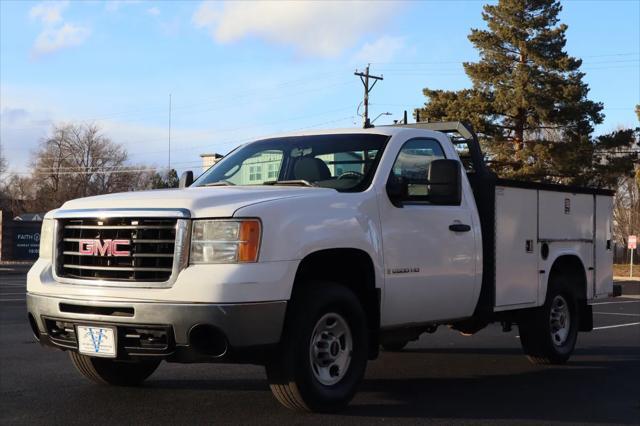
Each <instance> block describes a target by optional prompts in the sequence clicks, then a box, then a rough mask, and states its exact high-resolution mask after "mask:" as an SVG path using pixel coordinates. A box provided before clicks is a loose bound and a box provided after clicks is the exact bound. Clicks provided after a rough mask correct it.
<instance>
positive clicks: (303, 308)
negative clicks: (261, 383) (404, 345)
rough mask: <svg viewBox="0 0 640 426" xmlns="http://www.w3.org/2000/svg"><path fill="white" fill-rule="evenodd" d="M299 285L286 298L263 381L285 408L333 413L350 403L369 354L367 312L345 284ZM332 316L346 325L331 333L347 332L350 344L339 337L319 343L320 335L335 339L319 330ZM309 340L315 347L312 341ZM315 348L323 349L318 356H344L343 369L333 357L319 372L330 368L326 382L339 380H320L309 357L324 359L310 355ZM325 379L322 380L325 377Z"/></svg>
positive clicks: (329, 332) (315, 283) (315, 365)
mask: <svg viewBox="0 0 640 426" xmlns="http://www.w3.org/2000/svg"><path fill="white" fill-rule="evenodd" d="M300 285H301V286H302V287H303V289H301V290H300V292H299V293H298V294H297V295H296V296H295V298H294V299H293V300H292V301H291V302H290V303H291V304H290V306H289V310H288V313H287V321H286V324H285V328H284V334H283V338H282V341H281V343H280V346H279V349H278V350H277V351H276V353H275V354H274V356H273V357H272V359H271V360H270V361H269V362H268V363H267V365H266V371H267V379H268V381H269V386H270V387H271V391H272V392H273V395H274V396H275V398H276V399H277V400H278V402H280V403H281V404H282V405H284V406H285V407H287V408H290V409H292V410H297V411H317V412H332V411H336V410H339V409H341V408H343V407H345V406H346V405H347V404H348V403H349V402H350V401H351V399H352V398H353V396H354V395H355V393H356V390H357V387H358V385H359V383H360V381H361V380H362V377H363V376H364V371H365V369H366V365H367V355H368V333H367V322H366V316H365V313H364V310H363V308H362V306H361V305H360V301H359V300H358V298H357V297H356V295H355V294H354V293H353V292H352V291H351V290H349V289H348V288H346V287H344V286H341V285H338V284H335V283H331V282H314V283H300ZM333 317H336V318H338V321H336V322H337V323H340V324H346V325H347V327H346V330H347V331H346V332H344V333H342V334H340V332H337V333H335V334H336V335H338V336H340V335H342V336H344V335H346V334H350V336H351V345H348V344H346V343H345V342H346V341H345V340H344V339H345V338H342V337H341V338H337V339H335V340H333V342H331V343H329V344H325V343H326V341H318V339H319V338H320V336H325V337H326V338H336V336H335V335H333V333H332V332H331V331H324V332H319V331H318V330H320V329H322V327H323V324H325V323H324V320H325V318H327V322H326V324H327V325H326V326H331V324H330V321H331V318H333ZM318 327H320V329H319V328H318ZM312 339H314V340H315V341H316V342H317V344H316V345H314V344H312ZM336 342H337V343H336ZM321 344H322V345H324V346H321ZM336 345H337V346H336ZM349 347H350V348H351V350H348V349H349ZM318 348H326V349H325V351H324V354H321V355H326V356H329V357H334V356H335V355H336V354H337V356H338V357H342V358H341V359H342V360H344V359H349V361H348V364H347V365H346V366H345V367H344V369H343V370H342V371H340V369H337V372H336V371H334V370H332V369H333V368H334V367H336V368H337V365H338V361H336V364H332V363H333V361H332V360H331V359H332V358H331V359H327V358H324V359H325V360H327V363H328V367H326V369H325V370H324V371H329V372H330V373H329V374H330V376H329V378H328V380H338V381H337V383H329V384H327V383H323V382H321V380H322V379H323V378H322V377H320V378H319V377H318V376H320V375H321V374H320V373H319V372H318V371H319V367H318V364H317V363H314V361H312V359H314V360H316V361H318V360H319V361H320V362H322V361H323V359H322V358H321V357H320V355H318V356H317V357H314V351H316V352H318V351H321V349H318ZM336 348H337V349H336ZM334 349H336V351H335V352H336V354H334V353H333V352H334ZM348 354H350V356H349V355H348ZM345 357H346V358H345ZM334 375H335V377H334ZM324 379H325V381H326V380H327V378H326V377H324Z"/></svg>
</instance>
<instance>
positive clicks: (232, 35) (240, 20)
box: [192, 1, 397, 57]
mask: <svg viewBox="0 0 640 426" xmlns="http://www.w3.org/2000/svg"><path fill="white" fill-rule="evenodd" d="M396 9H397V3H392V2H366V3H365V2H356V1H349V2H339V1H323V2H320V1H316V2H303V1H295V2H284V1H283V2H280V1H262V2H225V3H222V4H219V3H212V2H202V3H201V4H200V6H199V7H198V9H197V10H196V12H195V13H194V14H193V18H192V20H193V23H194V25H195V26H196V27H197V28H204V29H206V30H208V31H209V32H210V34H211V36H212V37H213V39H214V40H215V41H216V42H218V43H232V42H235V41H238V40H241V39H243V38H245V37H249V36H254V37H260V38H263V39H265V40H267V41H269V42H272V43H276V44H283V45H289V46H293V47H294V48H295V49H296V50H297V51H298V52H300V53H303V54H306V55H316V56H323V57H335V56H337V55H339V54H341V53H342V52H344V51H345V50H346V49H348V48H350V47H352V46H353V45H354V44H356V43H357V42H358V40H359V39H360V38H361V37H362V36H363V35H364V34H367V33H371V32H375V31H376V30H378V29H379V28H380V26H381V25H382V24H383V23H384V22H385V21H387V18H388V16H389V14H391V13H393V12H394V10H396Z"/></svg>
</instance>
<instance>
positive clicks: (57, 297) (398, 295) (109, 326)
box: [27, 123, 612, 411]
mask: <svg viewBox="0 0 640 426" xmlns="http://www.w3.org/2000/svg"><path fill="white" fill-rule="evenodd" d="M190 180H192V179H191V178H189V176H188V175H185V178H184V179H183V182H182V183H183V185H182V186H183V187H182V188H180V189H172V190H156V191H146V192H136V193H120V194H112V195H104V196H97V197H90V198H84V199H79V200H73V201H69V202H67V203H65V204H64V205H63V206H62V207H61V208H59V209H57V210H54V211H51V212H49V213H47V215H46V219H45V220H44V223H43V227H42V234H41V235H42V236H41V247H40V258H39V259H38V261H37V262H36V263H35V264H34V266H33V267H32V269H31V270H30V272H29V274H28V280H27V306H28V318H29V322H30V324H31V327H32V329H33V332H34V334H35V337H36V338H37V339H38V340H39V341H40V342H41V343H42V344H44V345H48V346H53V347H55V348H58V349H62V350H66V351H68V352H69V354H70V356H71V360H72V362H73V363H74V364H75V366H76V367H77V369H78V370H79V371H80V372H81V373H82V374H84V375H85V376H87V377H88V378H90V379H92V380H94V381H96V382H99V383H107V384H114V385H135V384H138V383H140V382H142V381H143V380H145V379H146V378H147V377H148V376H149V375H151V374H152V373H153V371H154V370H155V369H156V368H157V367H158V364H159V363H160V362H161V360H165V361H168V362H185V363H189V362H229V363H254V364H259V365H264V366H265V367H266V371H267V377H268V381H269V384H270V386H271V389H272V391H273V393H274V395H275V397H276V398H277V399H278V401H280V402H281V403H282V404H283V405H285V406H287V407H289V408H292V409H297V410H312V411H330V410H335V409H339V408H340V407H343V406H344V405H346V404H347V403H348V402H349V401H350V400H351V398H352V397H353V395H354V394H355V392H356V389H357V386H358V383H359V382H360V381H361V380H362V377H363V375H364V372H365V367H366V363H367V360H371V359H375V358H376V356H377V355H378V351H379V347H380V346H382V347H383V348H385V349H386V350H401V349H402V348H403V347H404V345H406V344H407V343H408V342H410V341H412V340H415V339H417V338H418V337H419V336H420V335H421V334H422V333H424V332H428V333H433V332H434V331H435V330H436V328H437V327H438V326H440V325H448V326H450V327H452V328H453V329H456V330H459V331H460V332H461V333H463V334H472V333H475V332H477V331H478V330H480V329H482V328H483V327H485V326H487V325H488V324H490V323H494V322H500V323H502V326H503V329H504V330H505V331H508V330H510V328H511V325H512V324H517V325H518V328H519V333H520V340H521V342H522V346H523V349H524V352H525V354H526V355H528V356H529V358H530V359H531V360H532V361H533V362H536V363H563V362H565V361H567V359H568V358H569V357H570V355H571V353H572V351H573V350H574V347H575V345H576V339H577V335H578V332H579V331H590V330H591V329H592V310H591V303H592V302H593V301H594V300H596V299H598V298H604V297H607V296H609V295H610V294H611V293H612V252H611V205H612V204H611V203H612V197H611V196H612V193H611V192H610V191H605V190H598V189H590V188H573V187H564V186H557V185H546V184H534V183H526V182H524V183H523V182H514V181H506V180H501V179H499V178H497V177H496V176H495V174H493V173H491V172H490V171H488V169H487V168H486V167H485V164H484V160H483V155H482V153H481V151H480V146H479V144H478V141H477V138H476V137H475V134H474V133H473V132H472V131H471V130H470V129H469V128H468V127H467V126H465V125H463V124H461V123H417V124H415V125H404V126H389V127H377V128H370V129H350V130H331V131H322V132H314V133H298V134H290V135H284V136H281V137H273V138H268V139H264V140H258V141H256V142H252V143H248V144H246V145H243V146H241V147H239V148H237V149H235V150H234V151H232V152H231V153H230V154H228V155H227V156H226V157H224V158H223V159H222V160H221V161H220V162H219V163H217V164H216V165H215V166H213V167H212V168H210V169H209V170H207V171H206V172H205V173H204V174H203V175H202V176H200V177H199V178H198V179H197V180H196V181H195V182H189V181H190Z"/></svg>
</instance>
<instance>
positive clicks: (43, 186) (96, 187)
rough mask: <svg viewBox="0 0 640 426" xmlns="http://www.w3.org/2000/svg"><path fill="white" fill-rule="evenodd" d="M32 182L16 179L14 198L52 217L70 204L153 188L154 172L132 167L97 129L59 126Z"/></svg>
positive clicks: (38, 158)
mask: <svg viewBox="0 0 640 426" xmlns="http://www.w3.org/2000/svg"><path fill="white" fill-rule="evenodd" d="M31 165H32V175H31V177H29V178H22V177H20V178H18V177H14V178H12V180H11V182H10V184H9V186H10V187H11V192H12V194H11V196H12V197H14V196H15V197H22V198H21V199H29V200H31V203H30V209H32V210H34V211H47V210H50V209H54V208H57V207H59V206H60V205H62V204H63V203H64V202H65V201H67V200H70V199H73V198H78V197H86V196H91V195H99V194H106V193H112V192H122V191H132V190H137V189H146V188H148V187H150V185H151V184H150V182H151V177H152V175H153V173H152V170H151V169H148V168H147V167H144V166H131V165H128V164H127V152H126V150H125V149H124V147H123V146H122V145H119V144H116V143H114V142H112V141H111V140H110V139H109V138H108V137H106V136H104V135H103V134H102V133H101V131H100V129H99V127H98V126H96V125H79V124H64V125H58V126H54V127H53V129H52V131H51V136H50V137H48V138H47V139H45V140H43V141H42V142H41V144H40V147H39V149H38V150H37V151H36V152H35V153H34V154H33V158H32V161H31Z"/></svg>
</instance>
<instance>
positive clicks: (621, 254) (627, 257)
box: [613, 243, 640, 265]
mask: <svg viewBox="0 0 640 426" xmlns="http://www.w3.org/2000/svg"><path fill="white" fill-rule="evenodd" d="M630 261H631V250H629V249H628V248H627V246H626V245H625V244H618V243H614V244H613V263H618V264H625V265H628V264H629V262H630ZM633 264H634V265H640V250H639V249H637V248H636V250H635V253H633Z"/></svg>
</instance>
